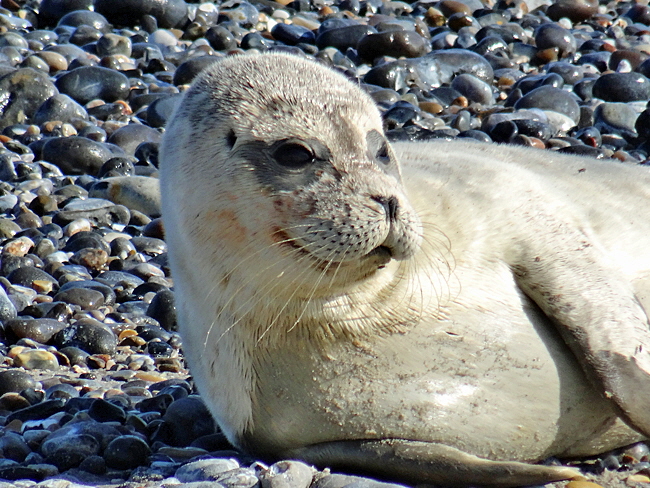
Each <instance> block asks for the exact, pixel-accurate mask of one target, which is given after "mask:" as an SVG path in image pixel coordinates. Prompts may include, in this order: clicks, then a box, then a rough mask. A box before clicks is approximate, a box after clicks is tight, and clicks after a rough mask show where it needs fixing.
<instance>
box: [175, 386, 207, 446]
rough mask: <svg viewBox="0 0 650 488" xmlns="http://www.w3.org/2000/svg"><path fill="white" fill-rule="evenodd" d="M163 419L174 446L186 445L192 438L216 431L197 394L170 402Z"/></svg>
mask: <svg viewBox="0 0 650 488" xmlns="http://www.w3.org/2000/svg"><path fill="white" fill-rule="evenodd" d="M163 420H164V421H165V423H166V424H167V425H168V426H169V428H170V430H171V433H172V439H171V441H172V444H171V445H174V446H180V447H183V446H188V445H189V444H190V443H191V442H192V441H193V440H194V439H196V438H197V437H201V436H204V435H208V434H214V433H215V432H216V425H215V423H214V420H213V419H212V416H211V415H210V412H209V411H208V409H207V407H206V406H205V404H204V403H203V400H201V399H200V398H199V397H198V396H194V395H190V396H188V397H186V398H181V399H180V400H176V401H175V402H174V403H172V404H171V405H170V406H169V407H168V408H167V410H166V411H165V414H164V415H163Z"/></svg>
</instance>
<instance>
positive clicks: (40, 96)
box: [0, 68, 58, 130]
mask: <svg viewBox="0 0 650 488" xmlns="http://www.w3.org/2000/svg"><path fill="white" fill-rule="evenodd" d="M56 94H58V91H57V88H56V86H55V85H54V84H53V83H52V82H51V81H50V78H49V76H48V75H47V73H43V72H42V71H39V70H35V69H33V68H21V69H17V70H15V71H11V72H10V73H8V74H5V75H4V76H2V77H0V100H2V101H3V102H2V103H1V104H0V130H2V129H5V128H6V127H8V126H10V125H14V124H22V123H24V122H25V121H26V120H27V119H28V117H32V116H33V115H34V114H35V113H36V111H37V110H38V108H39V107H40V106H41V104H42V103H43V102H45V101H46V100H47V99H48V98H50V97H52V96H54V95H56Z"/></svg>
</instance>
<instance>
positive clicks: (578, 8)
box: [546, 0, 598, 22]
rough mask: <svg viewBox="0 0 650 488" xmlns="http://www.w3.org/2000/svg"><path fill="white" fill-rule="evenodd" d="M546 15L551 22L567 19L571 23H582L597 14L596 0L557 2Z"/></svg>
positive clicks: (563, 0)
mask: <svg viewBox="0 0 650 488" xmlns="http://www.w3.org/2000/svg"><path fill="white" fill-rule="evenodd" d="M546 13H547V14H548V16H549V17H550V18H551V19H553V20H560V19H561V18H562V17H568V18H569V19H571V21H572V22H582V21H583V20H587V19H588V18H589V17H591V16H592V15H594V14H597V13H598V0H558V1H555V2H553V3H552V4H551V5H550V6H549V7H548V10H547V12H546Z"/></svg>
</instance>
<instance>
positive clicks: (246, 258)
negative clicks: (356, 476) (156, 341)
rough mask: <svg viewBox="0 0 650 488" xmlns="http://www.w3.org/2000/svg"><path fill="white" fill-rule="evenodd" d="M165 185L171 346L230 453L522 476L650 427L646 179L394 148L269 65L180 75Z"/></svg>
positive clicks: (365, 104) (449, 476)
mask: <svg viewBox="0 0 650 488" xmlns="http://www.w3.org/2000/svg"><path fill="white" fill-rule="evenodd" d="M321 86H322V87H324V88H320V87H321ZM398 161H399V162H400V163H399V165H398ZM400 166H401V170H400ZM161 185H162V194H163V217H164V221H165V227H166V232H167V239H168V243H169V246H170V259H171V266H172V272H173V277H174V283H175V288H176V293H177V296H178V298H177V304H178V312H179V322H180V326H181V333H182V336H183V341H184V350H185V353H186V356H187V358H188V361H189V364H190V367H191V370H192V373H193V375H194V377H195V380H196V382H197V385H198V387H199V390H200V392H201V394H202V395H203V397H204V399H205V400H206V403H207V404H208V405H209V407H210V408H211V410H212V412H213V414H214V415H215V417H216V419H217V421H218V422H219V424H220V426H221V428H222V429H223V430H224V432H225V433H226V435H227V436H228V438H229V439H230V440H231V441H232V442H233V443H234V444H235V445H237V446H239V447H241V448H244V449H246V450H249V451H251V452H253V453H255V454H258V455H260V456H263V457H266V458H268V459H273V458H281V457H294V458H300V459H304V460H306V461H308V462H313V463H316V464H319V465H321V466H332V467H337V468H344V469H353V470H356V471H365V472H369V473H371V474H375V475H378V476H382V477H386V478H390V479H396V480H400V481H406V482H429V483H447V484H501V485H503V484H510V485H513V486H514V485H521V484H532V483H541V482H545V481H551V480H559V479H567V478H571V477H574V476H576V473H575V472H574V471H573V470H571V469H568V468H563V467H546V466H535V465H531V464H526V463H528V462H535V461H540V460H543V459H544V458H546V457H548V456H552V455H555V456H583V455H590V454H597V453H600V452H603V451H605V450H608V449H612V448H615V447H618V446H622V445H625V444H629V443H632V442H635V441H637V440H639V439H642V438H643V437H644V435H647V434H648V433H650V428H649V426H650V415H648V414H647V413H646V411H647V408H646V406H647V405H648V401H649V398H650V381H649V379H650V378H648V371H650V365H649V364H650V359H649V356H648V353H647V352H646V351H647V350H648V347H650V333H649V332H648V321H647V318H646V315H645V311H644V308H643V304H645V305H646V306H650V242H649V239H650V218H648V217H645V216H644V215H643V207H644V205H646V204H647V203H648V202H649V201H650V191H649V190H648V188H650V173H648V171H647V170H646V168H641V167H631V166H624V165H621V164H618V163H614V162H611V161H596V160H591V159H586V158H578V157H571V156H564V155H560V154H557V153H552V152H543V151H536V150H532V149H523V148H516V147H503V146H492V145H484V144H479V143H469V142H464V141H463V142H461V141H454V142H435V143H399V144H396V145H394V146H393V147H391V146H390V145H388V144H387V142H386V140H385V137H384V135H383V132H382V127H381V119H380V117H379V114H378V112H377V110H376V108H375V107H374V106H373V104H372V102H371V100H370V99H369V97H367V95H365V94H364V93H363V92H361V91H360V90H359V89H358V88H357V87H355V86H354V85H352V84H351V83H349V82H348V81H347V80H346V79H345V78H343V77H342V76H341V75H338V74H336V73H334V72H331V71H329V70H327V69H326V68H324V67H321V66H319V65H317V64H315V63H312V62H309V61H306V60H303V59H300V58H296V57H290V56H287V55H280V54H275V55H258V56H243V57H238V58H228V59H226V60H224V61H223V62H220V63H218V64H216V65H214V66H213V67H211V68H209V69H208V70H207V72H206V73H205V74H204V75H202V76H201V77H200V79H199V80H198V81H197V82H196V83H195V84H194V85H193V87H192V88H191V89H190V90H189V91H188V93H187V95H186V96H185V98H184V100H183V102H182V103H181V105H180V107H179V108H178V110H177V112H176V113H175V115H174V117H173V118H172V121H171V123H170V124H169V126H168V128H167V132H166V135H165V137H164V140H163V145H162V148H161Z"/></svg>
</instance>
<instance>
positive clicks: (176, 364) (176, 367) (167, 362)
mask: <svg viewBox="0 0 650 488" xmlns="http://www.w3.org/2000/svg"><path fill="white" fill-rule="evenodd" d="M156 366H157V367H158V369H159V370H160V371H163V372H164V371H167V372H171V373H179V372H180V371H181V370H182V369H183V368H182V366H181V362H180V361H179V360H178V359H176V358H156Z"/></svg>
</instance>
